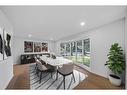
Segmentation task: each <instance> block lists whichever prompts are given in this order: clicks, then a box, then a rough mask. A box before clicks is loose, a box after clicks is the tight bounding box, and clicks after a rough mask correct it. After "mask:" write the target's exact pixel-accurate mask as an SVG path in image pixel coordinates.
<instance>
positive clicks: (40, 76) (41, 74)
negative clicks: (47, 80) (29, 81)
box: [39, 72, 42, 83]
mask: <svg viewBox="0 0 127 95" xmlns="http://www.w3.org/2000/svg"><path fill="white" fill-rule="evenodd" d="M41 79H42V72H41V74H40V80H39V83H41Z"/></svg>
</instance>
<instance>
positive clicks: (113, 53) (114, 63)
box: [105, 43, 125, 86]
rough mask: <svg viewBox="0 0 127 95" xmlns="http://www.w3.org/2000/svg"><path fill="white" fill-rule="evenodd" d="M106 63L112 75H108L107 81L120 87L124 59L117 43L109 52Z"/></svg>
mask: <svg viewBox="0 0 127 95" xmlns="http://www.w3.org/2000/svg"><path fill="white" fill-rule="evenodd" d="M107 56H108V61H107V62H106V64H105V65H107V66H108V68H109V69H110V70H111V71H112V73H113V74H110V75H109V80H110V82H111V83H112V84H113V85H116V86H120V85H121V78H120V76H119V75H120V74H122V72H123V71H124V70H125V57H124V54H123V50H122V48H121V47H120V46H119V44H118V43H114V44H113V45H112V46H111V48H110V51H109V54H108V55H107Z"/></svg>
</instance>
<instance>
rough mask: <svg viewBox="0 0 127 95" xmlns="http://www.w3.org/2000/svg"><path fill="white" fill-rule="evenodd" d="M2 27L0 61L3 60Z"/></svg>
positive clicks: (1, 31)
mask: <svg viewBox="0 0 127 95" xmlns="http://www.w3.org/2000/svg"><path fill="white" fill-rule="evenodd" d="M3 55H4V52H3V29H2V28H0V61H1V60H3Z"/></svg>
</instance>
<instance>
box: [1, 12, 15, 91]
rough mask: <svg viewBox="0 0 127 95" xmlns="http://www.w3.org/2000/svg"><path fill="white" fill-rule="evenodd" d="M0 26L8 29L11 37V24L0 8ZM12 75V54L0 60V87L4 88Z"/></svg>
mask: <svg viewBox="0 0 127 95" xmlns="http://www.w3.org/2000/svg"><path fill="white" fill-rule="evenodd" d="M0 27H1V28H4V29H6V31H8V32H9V33H10V34H11V35H12V37H13V29H12V26H11V24H10V23H9V21H8V20H7V18H6V17H5V15H4V14H3V13H2V11H1V10H0ZM12 39H13V38H12ZM12 45H13V41H12ZM12 48H13V47H12ZM12 54H13V52H12ZM12 77H13V55H12V56H11V57H8V58H7V59H6V60H3V61H0V89H5V88H6V86H7V85H8V83H9V81H10V80H11V78H12Z"/></svg>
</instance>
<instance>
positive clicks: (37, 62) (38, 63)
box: [36, 60, 47, 71]
mask: <svg viewBox="0 0 127 95" xmlns="http://www.w3.org/2000/svg"><path fill="white" fill-rule="evenodd" d="M36 64H37V68H38V70H41V71H42V70H43V71H44V70H47V68H46V67H45V66H44V65H42V63H41V62H40V61H39V60H36Z"/></svg>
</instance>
